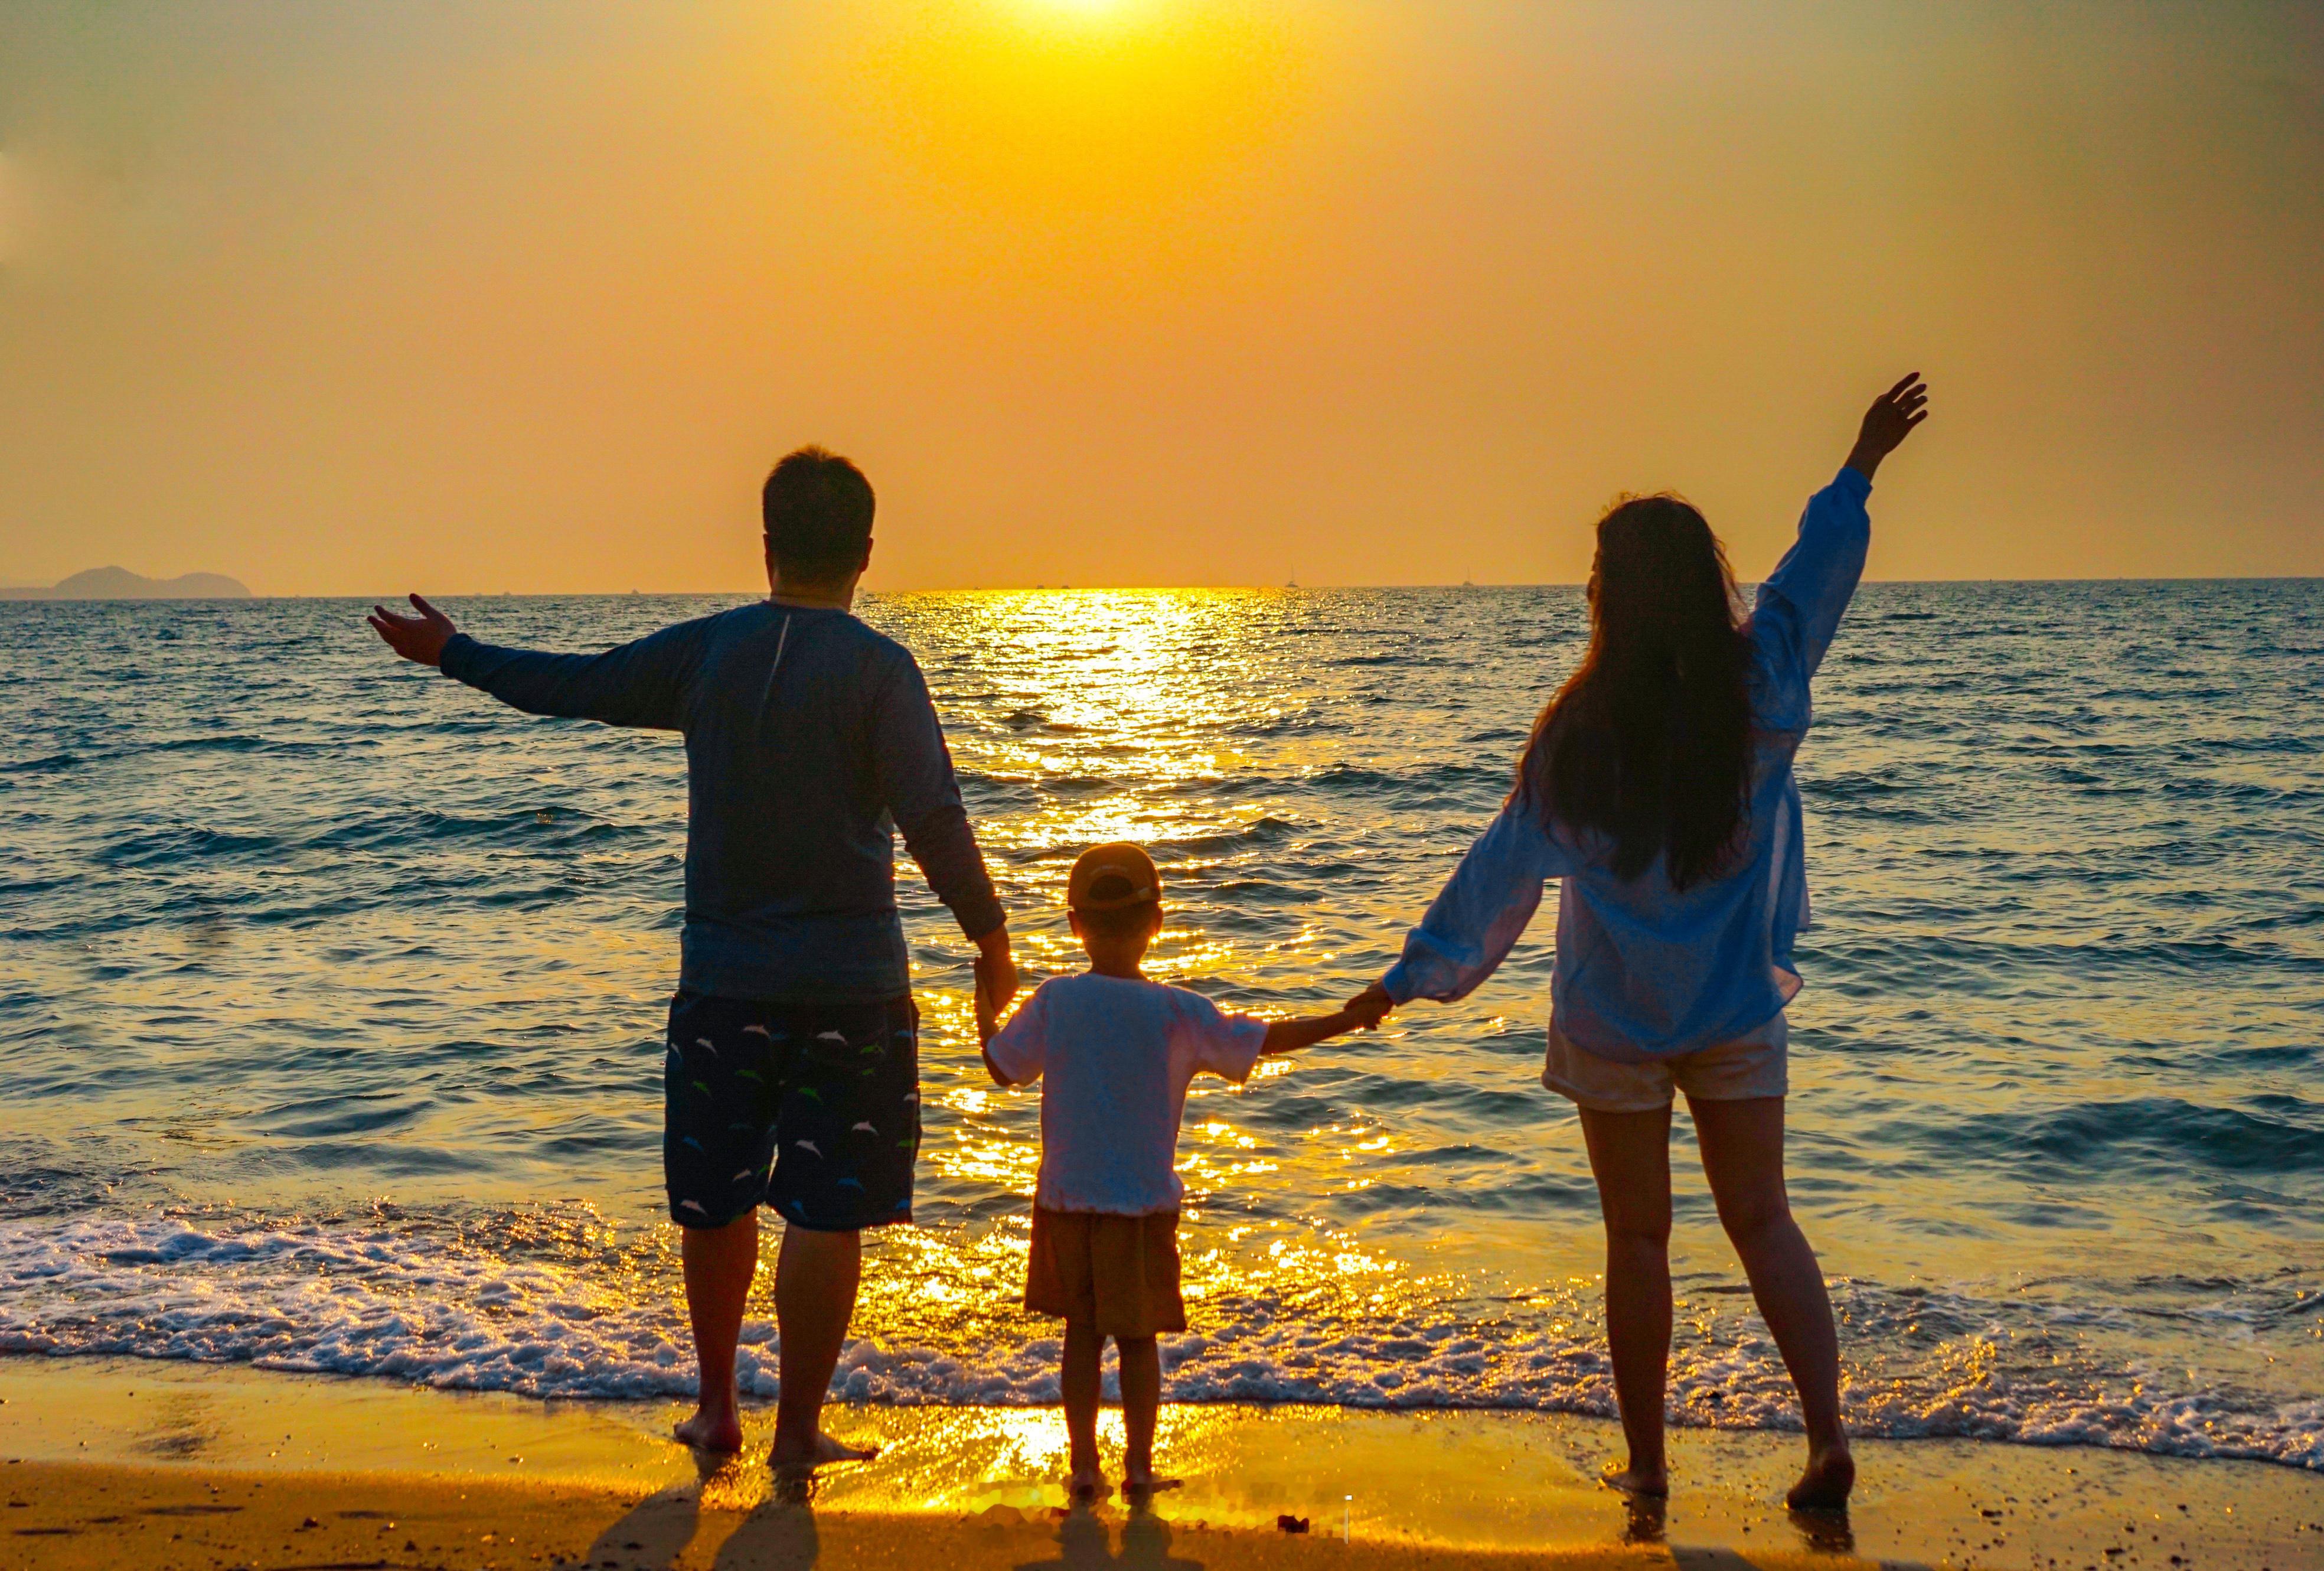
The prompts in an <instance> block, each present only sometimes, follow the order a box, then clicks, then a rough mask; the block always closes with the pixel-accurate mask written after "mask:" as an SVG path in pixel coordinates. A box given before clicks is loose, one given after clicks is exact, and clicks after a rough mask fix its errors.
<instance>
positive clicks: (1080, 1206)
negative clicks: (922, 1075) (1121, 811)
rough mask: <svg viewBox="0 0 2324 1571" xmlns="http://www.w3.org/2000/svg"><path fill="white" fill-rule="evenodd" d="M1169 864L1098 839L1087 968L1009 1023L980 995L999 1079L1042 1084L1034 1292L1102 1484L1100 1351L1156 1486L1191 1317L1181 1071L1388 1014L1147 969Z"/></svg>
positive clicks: (1028, 1299) (1310, 1039) (1086, 1454)
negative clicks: (1110, 1348)
mask: <svg viewBox="0 0 2324 1571" xmlns="http://www.w3.org/2000/svg"><path fill="white" fill-rule="evenodd" d="M1161 895H1162V880H1161V877H1160V875H1159V874H1158V873H1157V872H1156V871H1155V867H1154V862H1153V859H1152V858H1151V857H1149V856H1148V855H1147V854H1146V853H1145V852H1144V851H1143V850H1142V849H1140V848H1139V847H1138V846H1130V845H1119V844H1118V845H1111V846H1095V847H1093V848H1092V849H1090V850H1088V851H1085V852H1084V853H1083V854H1082V855H1081V859H1080V860H1079V861H1077V862H1075V863H1074V871H1073V876H1072V878H1071V879H1070V881H1069V882H1068V884H1067V888H1066V905H1067V907H1068V909H1069V910H1070V913H1071V916H1072V919H1073V926H1074V937H1075V938H1079V939H1080V940H1081V942H1082V947H1083V948H1084V950H1086V951H1087V952H1088V955H1089V958H1090V968H1089V970H1088V971H1087V972H1085V973H1084V974H1083V975H1078V976H1059V977H1053V978H1051V979H1050V980H1049V981H1047V982H1045V983H1043V984H1041V986H1040V988H1039V990H1038V991H1037V992H1036V993H1034V994H1033V996H1032V997H1031V998H1030V999H1029V1000H1028V1001H1027V1002H1026V1003H1025V1004H1024V1006H1023V1007H1022V1008H1020V1009H1019V1011H1018V1012H1017V1013H1016V1015H1015V1016H1014V1017H1013V1018H1012V1019H1011V1020H1010V1022H1009V1024H1008V1026H1007V1027H1006V1028H1004V1029H1001V1030H995V1021H994V1019H993V1012H992V1008H991V1004H990V1003H988V1001H987V1000H986V998H985V997H984V995H983V994H982V993H981V992H980V993H979V994H978V997H977V1021H976V1023H977V1034H978V1036H979V1037H980V1038H982V1040H983V1042H984V1065H985V1067H986V1068H988V1069H990V1070H991V1072H992V1078H993V1079H994V1080H995V1081H996V1082H998V1083H999V1084H1001V1085H1002V1086H1027V1085H1030V1084H1031V1083H1032V1082H1034V1081H1036V1080H1039V1081H1041V1082H1042V1087H1041V1170H1040V1177H1039V1179H1038V1181H1037V1185H1036V1187H1035V1189H1034V1195H1033V1252H1032V1258H1031V1259H1030V1261H1028V1263H1027V1268H1026V1280H1025V1307H1026V1308H1028V1309H1031V1310H1033V1311H1034V1312H1036V1313H1037V1314H1042V1315H1053V1316H1056V1317H1061V1318H1063V1319H1064V1321H1065V1360H1064V1363H1065V1367H1064V1370H1063V1372H1062V1373H1061V1375H1060V1379H1059V1383H1060V1384H1061V1386H1062V1387H1063V1391H1064V1396H1065V1431H1066V1434H1067V1435H1068V1436H1069V1437H1070V1438H1071V1442H1072V1468H1073V1477H1072V1487H1073V1492H1074V1496H1075V1497H1076V1498H1081V1499H1087V1498H1089V1497H1091V1496H1093V1495H1095V1494H1097V1493H1099V1492H1101V1491H1102V1489H1103V1488H1104V1483H1105V1480H1104V1474H1103V1471H1102V1468H1101V1466H1100V1465H1099V1462H1098V1454H1097V1409H1098V1394H1099V1391H1098V1388H1099V1368H1098V1366H1099V1362H1100V1360H1101V1358H1102V1356H1103V1354H1104V1351H1105V1339H1106V1338H1107V1337H1109V1336H1111V1337H1112V1338H1113V1343H1114V1349H1115V1351H1116V1353H1117V1354H1119V1355H1120V1364H1121V1410H1122V1419H1123V1422H1124V1426H1125V1428H1127V1429H1128V1431H1129V1446H1128V1448H1127V1455H1126V1456H1125V1458H1124V1460H1123V1464H1122V1483H1123V1484H1124V1486H1125V1488H1126V1489H1127V1490H1128V1491H1129V1492H1131V1493H1133V1494H1135V1493H1142V1492H1146V1491H1149V1490H1151V1489H1152V1488H1153V1487H1154V1420H1155V1414H1156V1411H1157V1409H1158V1408H1159V1406H1160V1404H1161V1400H1162V1361H1161V1354H1160V1351H1159V1350H1158V1349H1157V1347H1156V1345H1155V1340H1154V1339H1155V1337H1156V1336H1157V1335H1160V1334H1161V1333H1163V1332H1165V1331H1184V1330H1185V1328H1186V1306H1185V1302H1184V1301H1183V1300H1182V1299H1181V1298H1179V1295H1178V1205H1179V1201H1180V1199H1181V1197H1183V1196H1184V1194H1185V1186H1184V1185H1182V1184H1181V1183H1180V1182H1179V1181H1178V1175H1177V1171H1176V1166H1177V1161H1176V1158H1177V1150H1178V1121H1179V1118H1180V1117H1181V1115H1182V1114H1184V1113H1185V1106H1186V1086H1187V1084H1188V1082H1190V1081H1192V1080H1193V1079H1194V1076H1195V1075H1196V1074H1197V1073H1200V1072H1201V1071H1203V1070H1208V1071H1210V1072H1211V1073H1212V1074H1214V1075H1220V1076H1223V1077H1225V1078H1227V1079H1229V1080H1232V1081H1234V1082H1235V1083H1236V1084H1238V1085H1240V1084H1241V1083H1242V1082H1243V1081H1245V1080H1248V1079H1249V1078H1250V1072H1251V1069H1252V1067H1254V1066H1255V1065H1256V1064H1257V1063H1258V1062H1259V1058H1260V1056H1261V1055H1262V1054H1267V1053H1289V1052H1295V1051H1296V1050H1297V1049H1301V1048H1305V1047H1307V1046H1310V1045H1311V1044H1313V1043H1315V1042H1320V1041H1322V1040H1324V1039H1325V1038H1326V1037H1334V1036H1338V1035H1339V1034H1340V1033H1341V1032H1342V1031H1347V1030H1355V1029H1357V1028H1358V1027H1365V1028H1369V1027H1370V1026H1372V1025H1375V1024H1377V1023H1378V1022H1379V1013H1380V1012H1376V1011H1374V1010H1372V1009H1370V1008H1369V1006H1357V1005H1351V1006H1350V1007H1348V1008H1345V1009H1342V1010H1340V1011H1338V1012H1335V1013H1333V1014H1327V1015H1319V1016H1316V1017H1314V1018H1311V1019H1306V1020H1285V1021H1263V1020H1258V1019H1255V1018H1253V1017H1252V1016H1250V1015H1247V1014H1229V1013H1226V1012H1222V1011H1221V1010H1220V1009H1219V1007H1218V1006H1217V1005H1216V1004H1213V1003H1212V1002H1211V1001H1210V1000H1209V999H1207V998H1204V997H1203V995H1202V994H1200V993H1190V992H1188V991H1186V990H1185V988H1183V987H1166V986H1164V985H1162V984H1160V983H1157V982H1149V981H1148V980H1147V979H1146V977H1145V976H1144V975H1142V974H1140V972H1139V963H1140V962H1141V961H1142V960H1144V959H1145V957H1146V949H1147V946H1148V945H1149V944H1151V943H1152V942H1153V941H1154V937H1155V935H1156V934H1157V933H1158V932H1160V931H1161V929H1162V901H1161Z"/></svg>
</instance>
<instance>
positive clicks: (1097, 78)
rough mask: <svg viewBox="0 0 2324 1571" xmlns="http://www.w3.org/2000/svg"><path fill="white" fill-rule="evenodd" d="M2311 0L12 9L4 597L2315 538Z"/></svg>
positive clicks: (2321, 486)
mask: <svg viewBox="0 0 2324 1571" xmlns="http://www.w3.org/2000/svg"><path fill="white" fill-rule="evenodd" d="M2319 279H2324V9H2319V7H2317V6H2314V5H2247V4H2227V3H2225V0H2221V3H2218V4H2210V5H2172V6H2163V5H2140V4H2135V3H2133V0H2105V3H2102V4H2091V5H2045V4H1992V5H1972V4H1955V5H1881V4H1872V3H1861V4H1858V3H1844V4H1843V3H1837V0H1836V3H1833V4H1826V5H1740V4H1731V3H1719V4H1713V3H1711V0H1702V3H1700V4H1683V5H1681V4H1669V3H1665V0H1621V3H1618V4H1604V5H1562V4H1557V3H1554V0H1507V3H1504V4H1468V3H1465V0H949V3H940V0H847V3H846V4H835V3H818V4H807V3H806V0H788V3H786V0H760V3H759V4H755V5H692V4H682V3H679V0H667V3H657V4H654V5H633V4H626V3H624V4H607V5H583V4H579V3H573V4H559V5H541V6H531V5H526V6H519V5H492V6H475V7H451V6H426V7H422V6H408V5H358V4H341V5H319V4H310V3H307V0H297V3H291V0H279V3H272V4H270V3H266V0H252V3H250V4H244V5H231V6H228V5H106V6H102V7H99V6H93V5H85V4H77V3H76V4H61V3H60V4H46V3H43V0H15V3H13V4H11V5H7V6H6V7H5V8H0V365H5V368H6V374H5V376H0V582H15V583H28V582H29V583H45V582H50V581H52V580H54V579H56V578H61V577H63V576H64V575H66V574H68V573H70V572H74V571H76V570H78V569H80V568H88V567H93V566H99V565H103V564H106V563H116V562H117V563H119V564H120V565H122V566H124V567H128V568H133V569H134V570H137V571H141V572H145V573H149V574H155V575H165V574H175V573H179V572H184V571H189V570H212V571H219V572H226V573H232V574H235V575H236V576H238V577H240V578H244V580H245V581H247V582H248V583H250V584H251V585H252V586H253V587H255V588H257V589H258V590H260V591H261V592H263V593H277V594H362V595H378V594H383V593H389V592H392V591H396V590H400V589H403V588H408V587H416V588H420V589H422V590H427V591H432V592H438V593H444V594H457V593H461V592H472V591H498V590H520V591H542V592H546V591H562V590H625V589H631V588H640V589H646V590H662V589H704V590H741V589H747V588H749V587H752V585H753V584H754V583H755V582H756V581H757V576H758V567H757V539H756V527H757V517H756V506H757V485H758V481H759V480H760V478H761V476H762V475H763V474H764V472H765V469H766V467H767V466H768V465H769V464H770V462H771V461H772V459H773V458H774V457H777V456H779V454H780V453H782V452H783V451H784V450H786V449H787V448H790V447H793V446H795V445H797V444H798V443H801V442H805V441H810V440H812V441H820V442H824V443H825V444H828V445H830V446H833V447H835V448H839V449H840V450H842V451H844V452H846V453H849V454H850V455H852V456H853V457H856V458H857V459H858V460H859V461H860V462H861V463H862V464H863V465H864V467H866V469H867V470H868V471H869V472H870V474H871V478H872V481H873V484H874V485H876V486H877V487H878V488H879V491H880V495H881V523H880V530H879V534H880V542H881V543H880V550H879V555H878V559H877V561H876V563H875V567H874V570H873V577H872V579H871V583H872V586H873V587H881V588H910V587H969V586H986V585H990V586H1004V585H1028V584H1050V585H1055V584H1059V583H1070V584H1075V585H1094V584H1120V585H1158V584H1220V583H1275V582H1280V581H1282V580H1284V579H1286V578H1290V577H1293V576H1295V575H1296V577H1297V578H1298V579H1299V580H1300V581H1301V582H1302V583H1307V584H1332V583H1387V584H1407V583H1434V582H1458V581H1460V580H1462V579H1463V578H1473V579H1475V580H1477V581H1479V582H1480V583H1481V582H1546V581H1564V580H1572V579H1577V578H1581V577H1582V575H1583V574H1584V573H1585V572H1586V570H1587V565H1588V551H1589V538H1590V535H1589V524H1590V522H1591V520H1592V519H1593V518H1594V516H1595V514H1596V512H1597V510H1598V508H1599V507H1600V505H1601V504H1603V503H1604V502H1605V500H1606V499H1607V498H1608V497H1609V495H1610V494H1613V493H1615V492H1617V491H1619V490H1622V489H1626V488H1628V489H1653V488H1657V487H1661V486H1665V485H1668V486H1676V487H1678V488H1680V489H1682V490H1683V491H1684V492H1686V493H1687V494H1690V495H1692V497H1693V498H1694V499H1695V500H1696V501H1698V502H1699V503H1701V504H1702V505H1703V506H1704V508H1705V510H1706V511H1707V512H1708V513H1710V514H1711V520H1712V522H1713V524H1714V525H1715V526H1716V527H1718V528H1719V529H1720V532H1721V533H1722V534H1723V535H1724V536H1725V537H1726V539H1727V541H1728V542H1729V548H1730V550H1732V552H1733V553H1734V556H1735V559H1736V566H1737V568H1738V571H1739V572H1740V573H1742V574H1743V575H1744V576H1745V577H1746V578H1755V577H1757V576H1758V574H1760V573H1761V572H1763V571H1764V570H1765V568H1766V565H1767V564H1768V562H1769V561H1770V560H1771V559H1772V557H1773V554H1774V553H1775V551H1776V550H1778V549H1779V548H1780V543H1781V541H1783V539H1784V537H1785V536H1786V535H1787V533H1788V531H1789V529H1790V526H1791V523H1792V521H1793V519H1794V517H1795V515H1796V513H1797V511H1798V507H1799V504H1800V502H1801V500H1802V498H1803V496H1804V495H1805V494H1806V493H1807V492H1808V491H1809V490H1811V489H1812V488H1813V487H1814V486H1815V485H1819V484H1821V482H1822V481H1823V480H1824V479H1826V478H1827V477H1828V476H1829V475H1830V472H1831V469H1832V468H1833V467H1835V466H1836V465H1837V464H1838V462H1839V460H1840V457H1841V456H1842V455H1843V454H1844V452H1845V451H1846V448H1847V445H1848V440H1849V436H1850V434H1851V431H1852V428H1853V424H1854V420H1855V417H1856V415H1857V414H1858V411H1859V410H1860V408H1861V405H1862V404H1863V403H1864V402H1865V401H1867V399H1868V398H1869V397H1870V396H1871V394H1872V393H1875V392H1877V391H1878V390H1879V389H1881V388H1883V387H1885V386H1886V385H1887V384H1889V383H1890V382H1892V381H1894V380H1895V377H1896V376H1897V375H1899V374H1902V373H1903V372H1905V371H1908V370H1914V369H1918V370H1921V371H1923V372H1924V373H1926V374H1928V375H1929V377H1930V378H1931V380H1932V383H1933V384H1934V386H1935V390H1936V401H1937V414H1936V418H1935V419H1934V420H1932V422H1931V424H1930V425H1929V427H1928V429H1927V430H1924V431H1923V432H1922V433H1921V434H1919V435H1918V436H1916V437H1915V438H1914V440H1913V442H1912V443H1911V445H1910V446H1908V447H1907V448H1906V449H1905V450H1904V452H1903V453H1901V454H1900V455H1899V456H1898V457H1896V458H1895V459H1894V460H1892V463H1891V466H1890V467H1889V468H1888V469H1886V470H1885V471H1884V472H1883V474H1882V476H1881V483H1880V488H1879V490H1878V492H1877V494H1876V498H1875V502H1874V514H1875V520H1876V525H1877V541H1876V544H1875V547H1874V556H1873V561H1872V567H1871V572H1872V574H1873V575H1874V576H1875V577H1880V578H2016V577H2064V578H2086V577H2114V576H2147V575H2155V576H2163V575H2199V576H2200V575H2213V574H2220V575H2226V574H2317V573H2324V283H2320V282H2319Z"/></svg>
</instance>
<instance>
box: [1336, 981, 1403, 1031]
mask: <svg viewBox="0 0 2324 1571" xmlns="http://www.w3.org/2000/svg"><path fill="white" fill-rule="evenodd" d="M1343 1007H1344V1008H1345V1009H1346V1010H1347V1012H1348V1013H1350V1014H1351V1015H1352V1016H1354V1017H1355V1021H1356V1023H1357V1024H1358V1025H1359V1026H1360V1027H1362V1028H1363V1029H1364V1030H1368V1031H1369V1030H1379V1022H1380V1021H1384V1020H1386V1019H1387V1018H1388V1012H1389V1011H1390V1010H1392V1009H1394V1008H1395V1007H1396V1001H1395V1000H1394V999H1392V998H1390V997H1389V996H1388V989H1387V988H1385V987H1382V986H1381V985H1380V984H1379V983H1377V982H1375V983H1373V984H1371V985H1370V986H1369V987H1367V988H1365V989H1364V990H1363V991H1362V992H1361V993H1357V994H1356V995H1355V996H1354V997H1353V998H1351V999H1350V1000H1348V1002H1347V1003H1346V1004H1345V1005H1344V1006H1343Z"/></svg>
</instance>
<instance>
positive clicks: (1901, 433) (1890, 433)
mask: <svg viewBox="0 0 2324 1571" xmlns="http://www.w3.org/2000/svg"><path fill="white" fill-rule="evenodd" d="M1928 418H1929V384H1927V383H1925V382H1923V381H1922V380H1921V374H1920V373H1919V372H1917V371H1915V372H1914V373H1913V374H1911V375H1909V376H1907V377H1905V378H1904V380H1903V381H1902V382H1899V383H1898V384H1896V385H1895V386H1894V387H1892V388H1890V389H1889V390H1888V391H1887V392H1886V393H1882V394H1881V395H1880V396H1879V397H1877V398H1876V399H1874V400H1873V401H1872V407H1871V408H1870V409H1868V410H1866V411H1864V424H1863V427H1862V428H1861V429H1860V430H1858V432H1857V433H1856V447H1855V448H1854V449H1853V450H1851V451H1850V452H1849V455H1848V467H1849V468H1851V469H1853V470H1855V471H1856V472H1857V473H1858V474H1859V475H1861V476H1864V477H1865V478H1866V479H1867V480H1869V479H1871V478H1872V472H1873V471H1874V470H1875V469H1877V468H1878V467H1880V460H1881V459H1883V458H1885V457H1887V456H1888V455H1889V454H1891V453H1893V452H1895V450H1896V448H1898V446H1900V445H1901V444H1902V443H1903V442H1904V439H1905V438H1906V437H1909V436H1911V435H1912V434H1913V428H1914V426H1916V425H1919V424H1920V423H1921V422H1922V421H1923V420H1926V419H1928Z"/></svg>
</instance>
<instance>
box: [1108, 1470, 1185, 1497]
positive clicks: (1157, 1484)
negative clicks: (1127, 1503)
mask: <svg viewBox="0 0 2324 1571" xmlns="http://www.w3.org/2000/svg"><path fill="white" fill-rule="evenodd" d="M1177 1487H1178V1480H1176V1479H1175V1478H1157V1477H1156V1476H1155V1475H1154V1464H1153V1463H1152V1462H1151V1461H1146V1462H1125V1463H1124V1464H1122V1468H1121V1492H1122V1493H1124V1494H1126V1495H1128V1496H1129V1497H1130V1499H1132V1500H1146V1499H1148V1498H1150V1497H1151V1496H1153V1495H1155V1494H1157V1493H1159V1492H1162V1491H1163V1490H1166V1489H1176V1488H1177Z"/></svg>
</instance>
